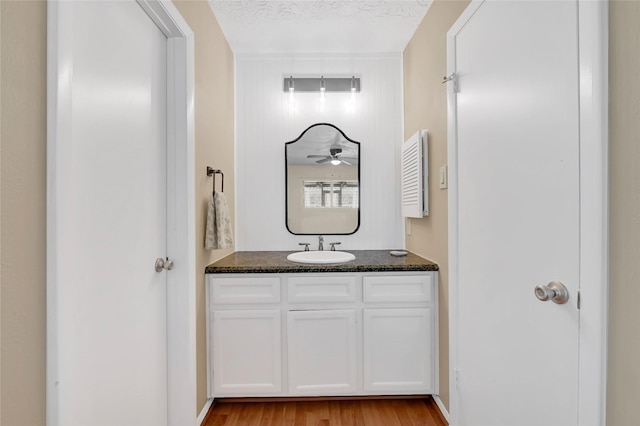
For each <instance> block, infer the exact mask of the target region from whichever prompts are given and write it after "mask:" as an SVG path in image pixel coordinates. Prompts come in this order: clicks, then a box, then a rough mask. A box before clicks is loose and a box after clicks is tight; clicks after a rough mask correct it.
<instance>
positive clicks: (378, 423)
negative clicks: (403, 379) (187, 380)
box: [203, 397, 447, 426]
mask: <svg viewBox="0 0 640 426" xmlns="http://www.w3.org/2000/svg"><path fill="white" fill-rule="evenodd" d="M203 426H447V423H446V421H445V420H444V418H443V417H442V414H441V413H440V410H439V409H438V407H437V406H436V403H435V402H434V401H433V399H432V398H430V397H429V398H426V399H376V400H339V401H336V400H331V401H286V402H254V401H251V402H225V401H222V402H216V403H215V404H214V405H213V406H212V407H211V409H210V410H209V413H208V414H207V417H206V419H205V421H204V422H203Z"/></svg>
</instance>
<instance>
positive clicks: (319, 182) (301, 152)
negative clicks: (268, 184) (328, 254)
mask: <svg viewBox="0 0 640 426" xmlns="http://www.w3.org/2000/svg"><path fill="white" fill-rule="evenodd" d="M284 155H285V167H286V170H285V176H286V177H285V193H286V196H285V198H286V218H285V220H286V225H287V230H289V232H291V233H292V234H295V235H319V234H327V235H349V234H353V233H355V232H356V231H357V230H358V228H359V227H360V142H356V141H354V140H352V139H349V138H348V137H347V135H345V134H344V132H343V131H342V130H340V129H339V128H338V127H336V126H334V125H333V124H329V123H317V124H314V125H312V126H309V127H308V128H307V129H306V130H305V131H304V132H302V134H301V135H300V136H299V137H298V138H297V139H295V140H293V141H291V142H287V143H285V151H284Z"/></svg>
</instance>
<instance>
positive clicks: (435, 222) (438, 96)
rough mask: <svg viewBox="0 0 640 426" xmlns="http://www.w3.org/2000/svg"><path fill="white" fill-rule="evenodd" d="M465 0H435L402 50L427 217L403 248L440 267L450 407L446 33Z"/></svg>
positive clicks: (443, 364)
mask: <svg viewBox="0 0 640 426" xmlns="http://www.w3.org/2000/svg"><path fill="white" fill-rule="evenodd" d="M467 4H469V1H467V0H464V1H451V0H449V1H447V0H436V1H434V2H433V4H432V5H431V7H430V8H429V10H428V11H427V14H426V16H425V18H424V20H423V21H422V23H421V24H420V26H419V27H418V30H417V31H416V33H415V34H414V35H413V37H412V38H411V41H410V42H409V44H408V45H407V47H406V49H405V51H404V114H405V116H404V134H405V137H409V136H411V135H412V134H414V133H415V132H416V131H417V130H418V129H427V130H428V131H429V210H430V213H429V216H427V217H425V218H422V219H407V220H410V221H411V223H410V224H409V223H407V229H409V226H410V227H411V235H407V236H406V241H407V249H408V250H410V251H412V252H414V253H416V254H419V255H421V256H423V257H426V258H428V259H431V260H433V261H434V262H436V263H438V265H440V283H439V292H440V297H439V308H440V317H439V325H440V332H439V334H440V397H441V399H442V402H443V403H444V404H445V406H446V407H447V408H448V407H449V309H448V306H449V281H448V257H447V250H448V236H447V226H448V225H447V223H448V222H447V191H446V190H442V189H439V185H438V180H439V179H438V176H439V169H440V167H441V166H443V165H445V164H447V92H446V87H445V85H444V84H441V82H442V77H443V76H444V75H445V74H446V71H447V50H446V47H447V40H446V35H447V31H448V30H449V28H450V27H451V25H453V23H454V22H455V21H456V19H458V16H460V14H461V13H462V11H463V10H464V9H465V8H466V6H467Z"/></svg>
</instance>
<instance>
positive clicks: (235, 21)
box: [209, 0, 431, 53]
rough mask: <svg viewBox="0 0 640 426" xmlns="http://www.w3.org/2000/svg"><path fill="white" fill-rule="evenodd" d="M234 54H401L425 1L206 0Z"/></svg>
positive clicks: (422, 10)
mask: <svg viewBox="0 0 640 426" xmlns="http://www.w3.org/2000/svg"><path fill="white" fill-rule="evenodd" d="M209 3H210V4H211V8H212V9H213V12H214V14H215V15H216V18H217V20H218V23H219V24H220V27H221V28H222V31H223V32H224V34H225V37H226V38H227V40H228V41H229V45H230V46H231V49H232V50H233V51H234V52H235V53H383V52H385V53H386V52H402V51H403V50H404V48H405V46H406V45H407V43H408V42H409V40H410V39H411V36H412V35H413V33H414V32H415V30H416V28H417V27H418V24H419V23H420V21H421V20H422V18H423V17H424V15H425V13H426V11H427V9H428V8H429V6H430V4H431V0H398V1H315V0H307V1H272V0H269V1H249V0H224V1H220V0H210V1H209Z"/></svg>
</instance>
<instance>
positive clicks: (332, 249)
mask: <svg viewBox="0 0 640 426" xmlns="http://www.w3.org/2000/svg"><path fill="white" fill-rule="evenodd" d="M340 244H342V243H329V245H330V246H331V251H336V246H337V245H340Z"/></svg>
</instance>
